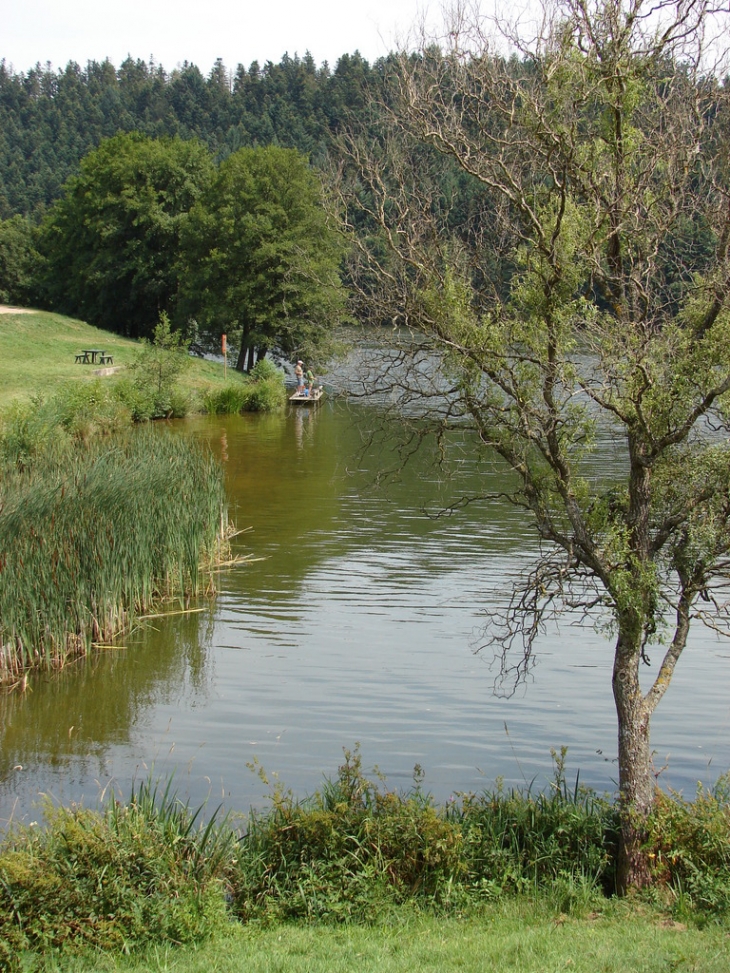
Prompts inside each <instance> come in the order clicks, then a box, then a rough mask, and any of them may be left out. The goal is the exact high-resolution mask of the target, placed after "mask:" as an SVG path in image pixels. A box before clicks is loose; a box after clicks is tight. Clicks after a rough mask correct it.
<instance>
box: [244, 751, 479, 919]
mask: <svg viewBox="0 0 730 973" xmlns="http://www.w3.org/2000/svg"><path fill="white" fill-rule="evenodd" d="M462 867H463V866H462V861H461V836H460V833H459V830H458V828H455V827H453V825H451V824H450V823H449V822H448V821H446V820H444V818H443V816H442V815H441V814H439V812H438V811H437V810H436V808H435V807H434V806H433V805H432V803H431V801H430V800H429V798H428V797H427V796H426V795H424V794H423V793H422V792H421V791H420V789H419V787H418V786H417V783H416V786H415V788H414V789H413V790H412V791H410V792H409V793H405V794H401V793H397V792H395V791H391V790H387V789H386V788H385V787H384V786H383V785H382V782H381V781H372V780H369V779H368V778H367V777H365V775H364V774H363V771H362V765H361V758H360V754H359V752H358V751H357V750H355V752H354V753H350V752H349V751H345V762H344V764H343V765H342V766H341V767H340V770H339V775H338V777H337V778H336V779H335V780H334V781H329V782H327V784H326V785H325V787H324V788H323V789H322V790H321V791H320V792H318V793H317V794H315V795H314V796H313V797H312V798H311V799H309V800H307V801H304V802H299V801H296V800H295V799H294V797H293V796H292V794H291V793H289V792H285V791H283V790H282V789H281V788H275V789H274V791H273V793H272V807H271V810H270V811H269V812H268V813H267V814H265V815H258V814H253V815H252V816H251V819H250V821H249V828H248V833H247V835H246V836H245V838H244V839H243V840H242V842H241V845H240V849H239V860H238V863H237V866H236V873H235V875H234V877H233V879H232V881H233V886H234V908H235V910H236V912H237V914H239V915H240V916H241V917H242V918H245V919H251V918H254V917H264V916H266V917H277V918H307V919H324V918H328V919H338V920H348V919H368V918H369V919H372V918H374V917H375V916H376V915H377V914H378V912H379V911H380V910H382V908H383V907H384V906H386V905H387V904H388V903H391V904H393V903H402V902H405V901H407V900H413V899H416V900H419V901H422V902H426V903H437V902H444V901H445V900H446V899H447V898H448V896H449V894H450V891H451V889H452V885H453V883H454V881H455V880H457V879H458V877H459V875H460V873H461V871H462Z"/></svg>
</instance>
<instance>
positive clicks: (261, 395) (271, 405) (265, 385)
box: [243, 363, 286, 412]
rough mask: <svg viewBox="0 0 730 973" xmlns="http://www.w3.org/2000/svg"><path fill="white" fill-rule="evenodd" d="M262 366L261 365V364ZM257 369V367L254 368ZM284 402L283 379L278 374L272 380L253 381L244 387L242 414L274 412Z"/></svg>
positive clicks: (284, 389)
mask: <svg viewBox="0 0 730 973" xmlns="http://www.w3.org/2000/svg"><path fill="white" fill-rule="evenodd" d="M261 364H263V363H261ZM256 367H257V368H258V365H257V366H256ZM285 402H286V388H285V386H284V378H283V376H282V375H281V374H280V373H278V374H277V375H276V376H275V377H274V378H264V379H261V380H260V381H253V382H251V383H250V384H249V385H247V386H246V399H245V401H244V404H243V411H244V412H275V411H276V410H277V409H281V408H282V407H283V406H284V404H285Z"/></svg>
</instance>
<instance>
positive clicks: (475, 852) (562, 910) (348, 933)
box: [0, 749, 730, 973]
mask: <svg viewBox="0 0 730 973" xmlns="http://www.w3.org/2000/svg"><path fill="white" fill-rule="evenodd" d="M555 756H556V762H555V776H554V781H553V786H552V787H551V788H549V790H548V791H547V792H546V793H544V794H534V793H530V792H529V790H528V791H526V792H517V791H508V790H505V789H501V788H499V787H498V788H497V789H496V790H494V791H492V792H488V793H486V792H485V793H483V794H471V795H458V796H455V798H454V800H453V801H451V802H450V803H449V806H448V807H445V808H444V807H438V806H436V805H435V804H434V803H433V802H432V801H431V799H430V798H429V796H428V794H426V793H425V792H423V791H422V790H421V785H420V776H419V773H418V770H417V769H416V770H415V771H414V780H413V784H412V785H411V787H410V788H407V789H406V790H398V791H396V790H392V789H390V788H389V787H388V785H387V782H386V781H384V780H383V779H382V777H380V776H378V775H377V774H375V775H369V774H367V773H365V772H364V770H363V767H362V762H361V757H360V754H359V752H358V750H357V749H355V750H353V751H349V752H348V751H345V760H344V762H343V764H342V765H341V766H340V768H339V770H338V772H337V774H336V775H335V776H334V777H333V778H332V779H326V780H325V782H324V784H323V785H322V786H321V788H320V789H319V790H318V791H317V792H316V793H314V794H313V795H311V796H310V797H309V798H306V799H301V800H300V799H297V798H295V797H294V796H293V795H292V794H291V792H288V791H286V790H285V789H284V788H283V787H282V786H275V787H273V788H272V790H271V795H270V798H271V800H270V806H269V808H268V809H267V810H264V811H260V812H257V813H251V814H250V815H249V816H248V818H247V819H246V820H244V821H234V820H232V819H227V818H220V817H219V816H218V814H217V812H208V811H207V809H199V810H198V811H193V810H192V809H191V808H189V807H188V806H187V804H184V803H182V802H181V801H180V800H178V799H177V797H176V795H175V792H174V790H173V787H172V783H171V782H168V783H167V784H165V783H164V781H157V782H155V781H153V780H147V781H145V782H143V783H141V784H140V785H138V786H137V787H136V788H135V789H134V790H133V792H132V794H131V795H130V797H129V799H128V800H127V801H126V802H120V801H119V800H117V799H116V798H113V799H111V800H110V801H109V802H108V803H107V804H106V806H105V807H102V808H101V809H99V810H91V809H88V808H82V807H75V808H58V807H53V806H52V805H51V804H50V802H49V803H48V804H47V806H46V818H45V822H44V823H43V826H41V825H40V824H39V823H35V822H34V823H31V824H28V825H25V826H18V827H16V828H15V830H13V831H12V832H11V833H10V834H8V835H6V837H5V839H4V841H3V843H2V845H0V970H4V971H9V973H21V971H24V970H45V969H48V970H50V969H54V970H69V971H70V970H74V971H79V973H80V971H82V970H92V969H93V970H96V971H99V970H127V969H129V970H137V971H141V970H149V969H163V968H164V969H168V968H172V967H173V965H174V968H175V969H176V970H179V971H183V973H187V971H190V973H192V971H199V970H201V969H203V968H206V966H207V965H208V964H209V963H212V964H213V967H211V968H215V969H218V970H227V971H231V973H233V971H238V970H242V969H246V970H260V971H262V973H263V971H264V970H271V969H274V968H276V969H282V970H287V971H288V970H302V971H304V970H306V971H309V973H311V971H331V970H340V969H342V970H351V969H358V970H361V969H366V970H372V971H378V973H380V971H382V970H386V971H388V970H392V971H394V973H395V971H396V970H397V971H398V973H401V971H403V970H412V971H414V973H416V971H419V973H420V971H421V970H423V969H433V970H456V969H459V970H473V971H474V973H477V971H479V973H483V971H484V970H486V969H489V970H492V969H494V970H497V969H498V970H500V971H502V970H506V971H515V973H544V971H545V970H548V969H570V970H577V971H579V973H580V971H583V973H594V971H596V970H601V971H602V973H619V971H621V973H624V971H626V970H637V971H638V970H645V971H656V973H660V971H661V970H667V969H677V970H680V969H686V970H688V971H689V970H702V971H703V973H724V971H725V970H726V969H727V925H726V923H725V918H724V917H726V914H727V906H728V903H729V902H730V861H728V857H727V842H726V832H727V814H728V805H727V795H726V794H725V796H723V795H722V794H720V793H717V794H704V795H702V796H701V797H699V798H698V801H697V803H696V804H695V805H690V804H687V803H685V802H683V801H681V800H679V799H674V798H673V799H669V800H667V801H662V802H661V803H660V804H659V806H658V808H657V810H656V812H655V813H654V815H653V817H652V819H651V822H650V830H649V833H648V834H647V841H648V842H649V843H650V846H651V847H652V848H653V849H654V851H653V853H652V854H653V860H654V862H655V886H654V889H653V891H652V892H651V893H648V892H647V893H644V894H643V895H640V896H637V897H635V898H634V899H632V900H631V901H626V900H623V901H621V900H617V899H616V898H615V897H614V896H613V895H612V891H613V888H614V882H615V877H616V854H615V849H616V833H617V827H618V820H619V819H618V810H617V807H616V806H615V805H614V804H612V803H611V802H609V801H607V800H603V799H601V798H599V797H598V796H597V795H595V794H593V793H592V792H590V791H588V790H586V789H584V788H582V787H579V786H577V785H569V784H568V782H567V781H566V778H565V768H564V763H563V761H564V756H565V755H564V754H561V755H555ZM726 783H727V782H726ZM201 811H202V813H201ZM206 814H207V820H204V818H205V816H206ZM168 962H169V964H170V965H169V966H168V965H167V964H168ZM272 964H273V965H272Z"/></svg>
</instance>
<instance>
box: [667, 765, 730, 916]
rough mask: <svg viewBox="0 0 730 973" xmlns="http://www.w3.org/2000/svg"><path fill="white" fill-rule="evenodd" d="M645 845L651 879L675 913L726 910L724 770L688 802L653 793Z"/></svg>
mask: <svg viewBox="0 0 730 973" xmlns="http://www.w3.org/2000/svg"><path fill="white" fill-rule="evenodd" d="M649 843H650V846H651V849H652V852H651V854H652V856H653V860H654V866H655V877H656V880H657V882H658V883H659V884H660V885H663V886H664V887H665V888H666V889H668V890H669V892H670V893H671V895H672V897H673V899H674V901H675V904H676V907H677V909H678V910H679V911H680V912H682V913H686V912H687V911H691V912H699V913H700V914H705V915H707V916H727V915H728V914H730V774H726V775H725V776H724V777H721V778H720V780H719V781H718V783H717V785H716V786H715V788H714V790H712V791H706V790H703V789H702V788H699V789H698V791H697V795H696V797H695V799H694V801H686V800H684V799H683V798H682V797H681V796H680V795H677V794H669V795H668V794H662V793H658V794H657V798H656V804H655V807H654V810H653V813H652V815H651V818H650V827H649Z"/></svg>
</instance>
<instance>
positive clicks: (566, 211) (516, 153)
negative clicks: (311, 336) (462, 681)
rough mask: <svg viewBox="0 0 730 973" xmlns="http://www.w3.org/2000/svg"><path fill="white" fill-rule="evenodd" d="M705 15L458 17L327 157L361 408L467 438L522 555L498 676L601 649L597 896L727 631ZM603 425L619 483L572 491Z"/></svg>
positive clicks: (584, 481) (726, 499) (724, 391)
mask: <svg viewBox="0 0 730 973" xmlns="http://www.w3.org/2000/svg"><path fill="white" fill-rule="evenodd" d="M713 7H714V4H713V3H711V2H710V0H659V2H647V0H558V2H557V3H556V5H555V7H554V8H553V7H548V6H547V5H545V6H543V7H542V8H541V10H540V16H539V18H533V20H532V21H531V22H530V23H528V22H525V24H523V27H522V29H513V28H511V27H508V25H507V24H505V23H498V22H497V21H496V20H494V19H492V20H490V19H489V18H486V17H485V16H483V15H482V13H481V12H480V11H479V10H478V9H477V8H472V7H469V6H467V5H466V4H459V5H458V6H457V7H455V8H454V9H453V10H452V12H451V14H450V15H449V19H448V22H447V24H446V29H445V31H444V35H443V36H442V37H441V38H436V39H435V40H434V39H433V38H423V39H422V42H421V44H420V46H419V49H418V52H417V53H416V54H403V55H401V56H399V57H398V58H397V59H394V60H393V62H392V64H391V67H392V73H391V76H390V77H389V78H388V80H387V85H386V86H385V91H384V96H383V98H382V100H381V101H380V102H378V103H377V104H376V103H373V105H372V115H371V118H370V120H369V123H368V126H369V127H368V130H367V133H366V134H360V135H358V134H357V133H356V132H355V131H352V132H351V133H350V136H349V137H348V138H347V139H346V140H345V141H344V142H343V155H342V160H343V161H342V170H341V199H342V204H343V210H344V213H345V218H346V220H348V222H349V223H350V225H351V226H352V227H353V228H355V229H356V230H357V231H358V232H357V233H356V234H355V238H356V241H357V246H356V267H355V268H354V270H353V277H354V279H355V282H356V289H357V293H358V296H359V298H360V313H361V314H363V315H367V316H369V317H370V318H371V319H373V320H375V321H377V322H378V323H380V324H381V325H382V324H385V323H387V324H388V325H389V326H392V327H393V329H394V330H393V342H391V350H390V352H389V356H390V363H391V366H392V367H389V368H387V369H386V367H385V364H384V359H382V360H381V361H379V362H378V365H379V367H380V369H381V381H380V386H381V388H385V387H386V386H387V387H388V392H389V395H390V401H391V403H393V404H394V405H395V407H397V408H398V409H400V410H401V411H403V413H404V414H406V413H410V414H414V413H413V409H414V406H415V404H416V403H419V404H420V407H421V409H420V413H419V416H420V419H421V420H423V419H424V418H426V419H428V423H427V425H428V427H429V428H430V429H432V430H433V429H434V428H435V429H436V430H438V431H445V430H447V429H450V428H454V427H455V426H457V427H459V428H462V429H463V428H469V429H471V430H473V431H474V433H475V434H476V437H477V441H478V443H479V445H480V447H481V448H483V449H484V451H485V455H486V456H493V457H495V463H496V462H502V463H503V464H504V465H505V466H506V468H508V469H509V470H510V471H512V474H513V475H512V482H514V488H513V489H510V490H506V491H505V492H504V494H503V496H504V498H505V499H507V500H509V501H511V502H512V503H514V504H517V505H519V506H520V507H522V508H523V509H524V510H525V513H526V515H529V516H530V517H531V518H532V520H533V521H534V524H535V527H536V529H537V532H538V535H539V537H540V538H541V540H542V542H544V556H543V557H542V559H541V560H540V562H539V563H538V564H536V565H535V567H534V570H533V571H531V572H530V573H529V575H528V576H527V577H526V578H525V579H524V583H523V584H522V585H521V586H520V587H519V588H518V589H516V590H515V592H514V594H513V597H512V599H511V601H510V603H509V604H508V605H507V607H506V610H505V612H504V613H502V614H500V615H498V616H497V615H495V616H494V617H493V618H492V623H493V624H492V626H491V629H490V630H489V631H490V636H489V641H490V643H491V644H492V645H493V646H494V647H495V648H496V653H497V657H498V658H499V659H501V661H502V667H503V673H504V674H505V675H506V674H509V673H511V674H512V675H515V676H516V677H518V678H519V676H520V675H521V674H523V673H524V671H525V670H526V669H527V668H528V667H529V665H530V661H531V658H532V653H533V648H534V645H535V640H536V639H537V638H538V636H539V633H540V632H541V630H542V627H543V623H544V621H545V619H546V617H547V616H548V615H549V614H550V613H553V612H556V611H563V610H578V611H581V612H583V613H585V616H586V617H587V618H589V619H590V620H591V621H592V622H593V623H596V624H598V623H599V622H600V623H601V624H604V625H607V626H608V627H609V628H610V630H611V633H612V640H611V641H612V645H613V693H614V699H615V704H616V712H617V717H618V765H619V791H620V801H621V808H622V837H621V848H620V855H619V890H620V891H625V890H626V889H628V888H630V887H637V886H641V885H644V884H646V883H648V882H649V881H650V880H651V874H650V868H649V861H648V859H647V856H646V853H645V851H644V849H643V848H642V841H643V837H644V834H645V822H646V816H647V815H648V813H649V812H650V810H651V807H652V804H653V801H654V796H655V787H656V781H655V776H654V773H653V768H652V759H651V749H650V737H649V728H650V720H651V716H652V714H653V712H654V710H655V709H656V707H657V705H658V703H659V702H660V700H661V699H662V697H663V695H664V693H665V692H666V689H667V687H668V686H669V683H670V680H671V679H672V676H673V674H674V671H675V667H676V664H677V662H678V660H679V658H680V656H681V654H682V652H683V650H684V649H685V647H686V645H687V636H688V632H689V630H690V625H691V623H692V622H693V621H695V620H700V621H703V622H705V623H707V624H708V625H710V626H711V627H713V628H715V629H717V630H719V631H723V632H725V631H726V630H727V627H728V626H727V623H728V619H729V612H728V601H727V598H726V591H727V583H728V580H729V579H730V572H729V570H728V569H729V568H730V446H729V444H728V436H729V435H730V428H729V427H728V411H727V410H728V405H729V404H730V399H729V396H728V393H729V392H730V314H729V313H728V311H729V307H728V302H729V297H730V254H729V253H728V243H729V242H730V179H729V176H728V171H729V167H728V160H727V152H728V145H729V144H730V143H729V141H728V137H727V136H728V132H727V126H728V90H727V86H726V85H725V84H724V82H723V79H722V77H721V76H720V74H719V71H718V69H717V65H713V64H711V63H710V57H712V56H716V57H717V56H719V55H720V54H721V53H722V40H723V29H724V26H725V24H724V21H723V19H722V17H721V16H720V15H719V14H717V13H716V12H715V11H714V9H713ZM495 28H496V29H495ZM528 28H529V29H528ZM495 38H497V39H498V42H497V41H495ZM459 180H461V182H460V181H459ZM449 187H452V188H449ZM465 190H468V191H469V194H470V195H469V200H470V203H469V206H466V207H465V206H464V193H465ZM457 210H459V214H460V218H459V219H457V218H456V213H457ZM363 226H365V227H368V228H369V230H368V231H367V232H365V231H364V230H363ZM404 335H405V336H406V337H407V339H408V340H406V341H403V340H402V339H403V337H404ZM396 338H397V339H398V340H397V341H396ZM601 427H603V428H610V429H611V430H612V434H613V435H614V436H615V437H616V439H617V440H618V442H619V445H618V447H617V449H618V451H619V455H620V456H621V457H622V463H623V467H622V474H621V476H620V477H619V478H612V479H611V481H610V482H606V481H605V480H604V481H601V480H600V479H599V480H596V479H595V478H594V479H591V478H590V477H589V476H588V474H587V472H586V457H587V456H589V454H590V453H591V451H592V450H593V449H595V443H596V430H597V429H599V428H601ZM412 428H413V429H421V430H422V429H423V428H425V426H424V424H423V422H422V421H421V422H420V425H419V424H415V425H414V426H413V427H412ZM417 438H418V436H417V435H416V436H415V438H412V439H411V442H415V440H416V439H417ZM650 646H659V651H660V656H661V661H660V663H659V666H658V671H656V675H655V678H654V679H653V682H652V684H651V686H650V687H649V688H648V691H646V692H644V691H642V686H641V684H640V678H639V677H640V670H641V666H642V664H643V663H644V662H647V661H648V658H647V653H648V650H649V647H650ZM515 652H517V655H516V656H515Z"/></svg>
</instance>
